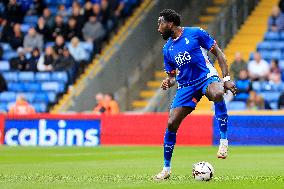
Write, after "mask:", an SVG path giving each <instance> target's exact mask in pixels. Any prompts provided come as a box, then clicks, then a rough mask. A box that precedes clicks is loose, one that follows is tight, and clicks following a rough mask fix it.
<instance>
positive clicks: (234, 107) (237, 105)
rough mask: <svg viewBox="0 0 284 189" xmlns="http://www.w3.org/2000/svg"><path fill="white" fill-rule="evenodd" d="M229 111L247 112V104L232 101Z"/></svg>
mask: <svg viewBox="0 0 284 189" xmlns="http://www.w3.org/2000/svg"><path fill="white" fill-rule="evenodd" d="M227 108H228V110H245V109H246V103H245V102H243V101H232V102H229V103H228V104H227Z"/></svg>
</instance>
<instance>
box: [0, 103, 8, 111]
mask: <svg viewBox="0 0 284 189" xmlns="http://www.w3.org/2000/svg"><path fill="white" fill-rule="evenodd" d="M7 111H8V107H7V103H5V102H1V103H0V112H7Z"/></svg>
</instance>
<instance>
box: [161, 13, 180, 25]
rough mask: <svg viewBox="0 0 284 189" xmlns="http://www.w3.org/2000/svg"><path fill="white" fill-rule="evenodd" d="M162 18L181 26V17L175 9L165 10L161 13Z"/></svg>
mask: <svg viewBox="0 0 284 189" xmlns="http://www.w3.org/2000/svg"><path fill="white" fill-rule="evenodd" d="M160 16H162V17H164V19H165V21H167V22H173V23H174V25H176V26H180V15H179V13H177V12H176V11H175V10H173V9H164V10H162V11H161V12H160Z"/></svg>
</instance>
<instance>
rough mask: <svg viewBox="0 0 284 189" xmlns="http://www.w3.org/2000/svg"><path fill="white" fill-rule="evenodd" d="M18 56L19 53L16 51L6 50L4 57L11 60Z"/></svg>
mask: <svg viewBox="0 0 284 189" xmlns="http://www.w3.org/2000/svg"><path fill="white" fill-rule="evenodd" d="M17 56H18V53H17V52H16V51H6V52H4V54H3V57H2V59H3V60H8V61H9V60H10V59H11V58H15V57H17Z"/></svg>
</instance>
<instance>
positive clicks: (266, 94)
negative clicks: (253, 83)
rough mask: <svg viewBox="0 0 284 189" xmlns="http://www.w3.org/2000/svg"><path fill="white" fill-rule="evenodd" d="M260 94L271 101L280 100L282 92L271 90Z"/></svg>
mask: <svg viewBox="0 0 284 189" xmlns="http://www.w3.org/2000/svg"><path fill="white" fill-rule="evenodd" d="M259 94H260V95H261V96H262V97H263V98H264V100H266V101H267V102H269V103H270V102H277V101H278V100H279V97H280V95H281V92H272V91H269V92H261V93H259Z"/></svg>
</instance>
